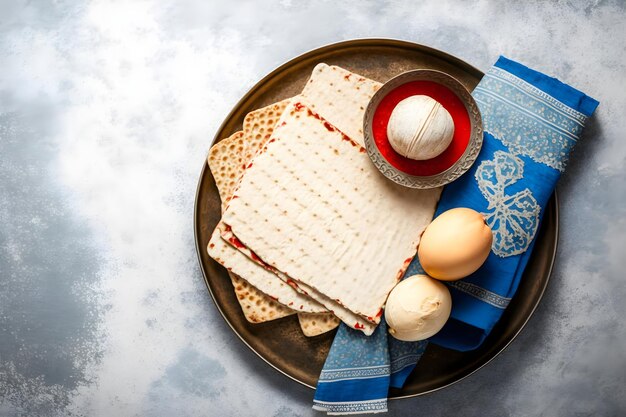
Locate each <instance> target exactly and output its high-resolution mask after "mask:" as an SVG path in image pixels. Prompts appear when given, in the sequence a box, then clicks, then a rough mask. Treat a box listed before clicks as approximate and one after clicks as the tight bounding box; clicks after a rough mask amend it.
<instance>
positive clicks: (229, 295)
mask: <svg viewBox="0 0 626 417" xmlns="http://www.w3.org/2000/svg"><path fill="white" fill-rule="evenodd" d="M319 62H325V63H327V64H332V65H339V66H342V67H344V68H346V69H349V70H351V71H354V72H356V73H359V74H362V75H364V76H366V77H369V78H372V79H374V80H377V81H380V82H385V81H387V80H389V79H390V78H392V77H393V76H395V75H398V74H400V73H402V72H405V71H408V70H412V69H418V68H426V69H434V70H438V71H443V72H446V73H448V74H450V75H451V76H453V77H454V78H456V79H457V80H459V81H460V82H461V83H463V85H464V86H465V87H466V88H467V89H468V90H469V91H472V90H473V88H474V87H475V86H476V84H477V83H478V81H479V80H480V79H481V77H482V76H483V73H482V72H481V71H479V70H478V69H476V68H474V67H472V66H471V65H469V64H467V63H465V62H463V61H461V60H460V59H458V58H455V57H453V56H451V55H448V54H446V53H444V52H441V51H437V50H435V49H432V48H428V47H425V46H422V45H417V44H414V43H410V42H404V41H398V40H390V39H359V40H351V41H345V42H340V43H336V44H332V45H328V46H324V47H322V48H319V49H315V50H313V51H310V52H307V53H305V54H303V55H301V56H299V57H297V58H294V59H292V60H291V61H289V62H287V63H285V64H284V65H282V66H280V67H279V68H277V69H276V70H274V71H272V72H271V73H270V74H268V75H267V76H266V77H264V78H263V79H262V80H261V81H259V82H258V83H257V84H256V85H255V86H254V87H252V89H251V90H250V91H249V92H248V93H247V94H246V95H245V96H244V97H243V98H242V99H241V100H240V101H239V103H237V105H236V106H235V107H234V109H233V110H232V111H231V112H230V114H229V115H228V116H227V117H226V119H225V121H224V123H223V124H222V126H221V127H220V128H219V129H218V131H217V133H216V134H215V138H214V140H213V143H215V142H217V141H219V140H220V139H222V138H225V137H228V136H229V135H230V134H232V133H234V132H235V131H237V130H239V129H241V126H242V122H243V118H244V116H245V115H246V114H247V113H248V112H250V111H251V110H254V109H257V108H260V107H263V106H266V105H268V104H271V103H274V102H277V101H279V100H282V99H284V98H287V97H291V96H294V95H296V94H298V93H299V92H300V91H301V90H302V87H303V86H304V83H305V82H306V80H307V79H308V77H309V75H310V74H311V71H312V70H313V67H314V66H315V65H316V64H317V63H319ZM207 145H209V144H207ZM201 163H202V172H201V174H200V180H199V183H198V189H197V193H196V202H195V211H194V229H195V239H196V250H197V252H198V259H199V261H200V266H201V268H202V273H203V276H204V280H205V282H206V285H207V288H208V290H209V293H210V294H211V297H212V298H213V300H214V301H215V305H216V306H217V308H218V309H219V311H220V313H221V314H222V316H223V317H224V319H225V320H226V322H227V323H228V324H229V326H230V327H231V328H232V329H233V331H234V332H235V333H236V334H237V335H238V336H239V338H240V339H241V340H242V341H243V342H244V343H245V344H246V345H247V346H248V347H249V348H250V349H252V351H254V352H255V353H256V354H257V355H258V356H259V357H260V358H261V359H263V360H264V361H265V362H267V363H268V364H269V365H271V366H272V367H274V368H275V369H276V370H278V371H280V372H281V373H283V374H284V375H286V376H288V377H289V378H291V379H293V380H294V381H297V382H299V383H301V384H303V385H305V386H308V387H311V388H314V387H315V385H316V383H317V378H318V376H319V374H320V371H321V369H322V366H323V364H324V360H325V359H326V356H327V354H328V350H329V348H330V345H331V343H332V340H333V337H334V335H335V332H334V331H333V332H329V333H327V334H324V335H321V336H317V337H314V338H307V337H305V336H304V335H303V334H302V332H301V330H300V327H299V325H298V319H297V317H296V316H295V315H294V316H290V317H285V318H283V319H279V320H275V321H271V322H267V323H261V324H251V323H248V322H247V321H246V319H245V317H244V316H243V314H242V312H241V308H240V306H239V303H238V302H237V299H236V297H235V294H234V291H233V288H232V284H231V281H230V278H229V277H228V274H227V273H226V270H225V269H224V268H222V267H221V266H220V265H219V264H217V263H216V262H215V261H213V260H212V259H211V258H210V257H209V256H208V255H207V253H206V247H207V244H208V241H209V238H210V237H211V233H212V231H213V229H214V228H215V225H216V224H217V222H218V220H219V218H220V198H219V195H218V192H217V189H216V187H215V182H214V179H213V176H212V175H211V173H210V171H209V170H208V168H207V166H206V159H202V158H201V155H198V165H200V164H201ZM557 240H558V203H557V199H556V193H555V194H554V195H553V197H552V199H551V200H550V202H549V204H548V206H547V207H546V209H545V214H544V217H543V221H542V224H541V228H540V230H539V233H538V235H537V242H536V244H535V248H534V251H533V254H532V256H531V259H530V261H529V263H528V266H527V267H526V271H525V273H524V277H523V279H522V282H521V284H520V287H519V289H518V291H517V294H516V295H515V297H513V300H512V301H511V303H510V305H509V306H508V308H507V310H506V311H505V313H504V315H503V316H502V318H501V320H500V321H499V322H498V324H497V325H496V327H495V328H494V329H493V331H492V332H491V334H490V336H489V337H488V338H487V339H486V340H485V342H484V343H483V345H482V346H481V347H480V348H479V349H476V350H474V351H470V352H456V351H452V350H448V349H444V348H441V347H439V346H436V345H432V344H431V345H430V346H429V347H428V349H427V350H426V352H425V354H424V356H423V357H422V359H421V360H420V362H419V363H418V365H417V367H416V368H415V370H414V371H413V373H412V374H411V376H410V377H409V378H408V380H407V382H406V384H405V386H404V388H403V389H401V390H399V389H391V391H390V392H389V395H390V398H405V397H411V396H416V395H421V394H425V393H428V392H431V391H434V390H437V389H441V388H443V387H446V386H448V385H450V384H453V383H455V382H457V381H459V380H461V379H463V378H465V377H466V376H468V375H470V374H471V373H473V372H474V371H476V370H477V369H480V368H481V367H482V366H484V365H485V364H487V363H488V362H489V361H490V360H492V359H493V358H494V357H495V356H496V355H498V353H500V352H501V351H502V350H503V349H504V348H506V346H507V345H508V344H509V343H511V341H512V340H513V339H514V338H515V337H516V336H517V334H518V333H519V332H520V330H521V329H522V328H523V327H524V325H525V324H526V322H527V321H528V319H529V318H530V316H531V315H532V313H533V311H534V310H535V308H536V307H537V305H538V303H539V301H540V300H541V297H542V295H543V292H544V290H545V288H546V285H547V283H548V280H549V278H550V272H551V270H552V265H553V262H554V258H555V253H556V246H557Z"/></svg>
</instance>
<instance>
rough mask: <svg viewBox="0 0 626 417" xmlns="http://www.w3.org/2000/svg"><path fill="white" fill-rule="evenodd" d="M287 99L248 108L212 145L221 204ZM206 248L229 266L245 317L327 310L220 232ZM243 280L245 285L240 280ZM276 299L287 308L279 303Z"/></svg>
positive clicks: (259, 319)
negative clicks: (240, 123) (238, 127)
mask: <svg viewBox="0 0 626 417" xmlns="http://www.w3.org/2000/svg"><path fill="white" fill-rule="evenodd" d="M288 102H289V99H287V100H283V101H281V102H278V103H274V104H271V105H269V106H266V107H263V108H261V109H258V110H255V111H253V112H250V113H249V114H248V115H247V116H246V117H245V119H244V131H243V132H241V131H240V132H236V133H234V134H233V135H231V136H230V137H229V138H226V139H224V140H222V141H220V142H218V143H217V144H215V145H214V146H213V147H212V148H211V150H210V152H209V156H208V158H207V163H208V165H209V168H210V169H211V172H212V173H213V176H214V178H215V183H216V185H217V189H218V192H219V193H220V198H221V199H222V208H224V207H225V206H226V205H227V203H228V201H229V200H230V198H231V196H232V193H233V191H234V189H235V185H236V184H237V183H238V181H239V179H240V177H241V175H242V174H243V171H244V167H245V165H247V164H248V163H249V161H250V160H251V159H252V158H253V156H254V154H256V152H257V151H258V150H259V149H260V148H261V147H262V146H263V144H264V143H265V142H266V141H267V139H269V137H270V136H271V134H272V131H273V129H274V125H275V124H276V122H277V120H278V118H279V117H280V115H281V113H282V112H283V110H284V108H285V106H286V105H287V103H288ZM207 251H208V253H209V255H210V256H211V257H212V258H214V259H216V260H217V261H218V262H219V263H220V264H222V265H223V266H224V267H226V268H227V269H228V271H229V275H230V276H231V280H232V282H233V287H234V288H235V292H236V293H237V299H238V300H239V302H240V304H241V307H242V310H243V311H244V314H245V316H246V318H247V319H248V321H251V322H255V323H259V322H263V321H267V320H273V319H275V318H280V317H284V316H286V315H289V314H293V311H290V310H291V309H293V310H295V311H303V312H309V313H318V312H327V311H328V310H327V309H325V308H324V307H323V306H322V305H320V304H319V303H316V302H315V301H313V300H311V299H310V297H307V296H305V295H303V294H299V293H297V292H296V291H294V289H293V288H291V287H290V286H289V285H287V284H285V283H283V282H282V281H280V280H279V279H277V277H276V276H275V275H274V274H272V273H271V272H268V271H267V270H265V269H263V268H260V267H259V266H258V265H257V264H255V263H254V262H252V261H251V260H250V259H249V258H246V257H245V256H244V255H243V254H241V253H239V252H238V251H237V250H235V249H234V248H232V247H231V246H230V245H227V244H226V243H225V242H224V241H223V240H222V239H221V238H220V237H219V233H213V235H212V236H211V240H210V241H209V244H208V246H207ZM234 274H237V275H239V276H240V277H243V278H244V280H245V281H243V280H240V279H238V280H237V282H236V281H235V278H238V277H236V276H234ZM242 281H243V283H244V284H245V285H242V284H240V283H239V282H242ZM246 281H247V282H246ZM248 283H250V284H251V285H248ZM259 290H260V291H259ZM242 292H244V293H243V294H242ZM276 301H278V303H277V302H276ZM279 303H281V304H283V305H285V306H288V307H290V309H287V308H285V307H282V306H280V304H279Z"/></svg>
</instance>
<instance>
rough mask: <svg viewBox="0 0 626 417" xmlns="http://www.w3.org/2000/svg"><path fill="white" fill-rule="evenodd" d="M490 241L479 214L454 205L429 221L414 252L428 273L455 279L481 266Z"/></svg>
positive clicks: (489, 247) (441, 277)
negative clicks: (453, 207)
mask: <svg viewBox="0 0 626 417" xmlns="http://www.w3.org/2000/svg"><path fill="white" fill-rule="evenodd" d="M492 241H493V234H492V233H491V229H490V228H489V226H488V225H487V223H485V218H484V217H483V215H482V214H480V213H478V212H477V211H474V210H472V209H469V208H455V209H451V210H448V211H446V212H444V213H442V214H441V215H439V216H438V217H437V218H436V219H435V220H433V222H432V223H431V224H430V225H428V227H427V228H426V230H425V231H424V234H423V235H422V239H421V240H420V244H419V248H418V251H417V256H418V257H419V261H420V264H421V265H422V267H423V268H424V271H426V273H427V274H428V275H430V276H431V277H433V278H437V279H440V280H444V281H456V280H458V279H461V278H464V277H466V276H468V275H470V274H472V273H473V272H475V271H476V270H477V269H478V268H480V266H481V265H482V264H483V263H484V262H485V260H486V259H487V257H488V256H489V252H490V251H491V243H492Z"/></svg>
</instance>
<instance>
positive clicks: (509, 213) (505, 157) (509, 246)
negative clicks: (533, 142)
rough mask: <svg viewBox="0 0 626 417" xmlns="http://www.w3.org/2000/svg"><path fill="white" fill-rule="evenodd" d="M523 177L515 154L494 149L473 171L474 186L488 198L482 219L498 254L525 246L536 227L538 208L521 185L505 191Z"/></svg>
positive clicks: (535, 201)
mask: <svg viewBox="0 0 626 417" xmlns="http://www.w3.org/2000/svg"><path fill="white" fill-rule="evenodd" d="M523 176H524V162H523V161H522V160H521V159H520V158H518V157H517V156H515V155H513V154H511V153H508V152H504V151H496V152H495V153H494V154H493V159H492V160H485V161H483V162H482V163H481V164H480V166H479V167H478V169H477V170H476V174H475V177H476V181H477V183H478V188H479V189H480V192H481V193H482V194H483V196H484V197H485V199H486V200H487V201H488V203H489V204H488V205H487V211H486V212H485V213H483V215H484V216H485V220H486V222H487V224H488V225H489V227H491V230H492V231H493V245H492V250H493V252H494V253H495V254H496V255H498V256H500V257H503V258H504V257H507V256H513V255H518V254H520V253H523V252H525V251H526V249H528V246H530V243H531V242H532V240H533V238H534V237H535V233H536V232H537V227H538V226H539V213H540V212H541V207H540V206H539V204H537V200H535V197H533V194H532V192H531V191H530V190H529V189H528V188H525V189H524V190H522V191H519V192H517V193H515V194H507V193H506V188H507V187H508V186H510V185H512V184H515V183H516V182H517V181H518V180H520V179H521V178H522V177H523Z"/></svg>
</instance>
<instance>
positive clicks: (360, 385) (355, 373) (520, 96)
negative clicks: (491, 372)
mask: <svg viewBox="0 0 626 417" xmlns="http://www.w3.org/2000/svg"><path fill="white" fill-rule="evenodd" d="M472 95H473V97H474V99H475V100H476V102H477V104H478V107H479V108H480V111H481V114H482V118H483V127H484V136H483V147H482V149H481V152H480V154H479V156H478V158H477V160H476V162H475V163H474V165H473V166H472V168H471V169H470V170H469V171H468V172H467V173H465V174H464V175H463V176H462V177H461V178H459V179H458V180H456V181H455V182H453V183H452V184H449V185H447V186H446V187H445V188H444V190H443V193H442V195H441V199H440V201H439V205H438V207H437V211H436V212H435V217H436V216H438V215H439V214H441V213H443V212H444V211H446V210H449V209H452V208H455V207H469V208H472V209H474V210H476V211H478V212H481V213H483V214H484V215H485V219H486V221H487V223H488V224H489V226H490V227H491V228H492V231H493V234H494V243H493V246H492V251H491V253H490V254H489V257H488V258H487V261H486V262H485V264H484V265H483V266H482V267H481V268H480V269H479V270H478V271H476V272H475V273H474V274H472V275H470V276H469V277H467V278H465V279H463V280H461V281H457V282H452V283H449V285H448V286H449V288H450V293H451V294H452V304H453V307H452V313H451V316H450V320H448V322H447V323H446V326H445V327H444V328H443V329H442V330H441V331H440V332H439V333H438V334H437V335H435V336H434V337H432V338H431V339H430V341H431V342H432V343H436V344H438V345H441V346H444V347H447V348H450V349H455V350H460V351H466V350H471V349H475V348H477V347H478V346H480V344H481V343H482V342H483V341H484V340H485V338H486V337H487V336H488V335H489V333H490V332H491V329H492V328H493V326H494V325H495V324H496V322H497V321H498V320H499V318H500V317H501V316H502V313H503V312H504V309H505V308H506V307H507V305H508V304H509V301H510V300H511V298H512V297H513V295H514V294H515V291H516V290H517V287H518V285H519V281H520V279H521V277H522V274H523V272H524V268H525V267H526V264H527V263H528V259H529V257H530V254H531V252H532V248H533V245H534V241H535V239H534V238H535V235H536V232H537V230H538V228H539V223H540V221H541V217H542V216H543V211H544V210H543V209H544V208H545V206H546V204H547V202H548V200H549V198H550V195H551V194H552V192H553V190H554V187H555V186H556V182H557V180H558V179H559V177H560V175H561V173H562V172H563V170H564V168H565V165H566V163H567V159H568V156H569V152H570V150H571V148H572V147H573V146H574V144H575V143H576V141H577V140H578V138H579V136H580V133H581V131H582V128H583V127H584V124H585V121H586V119H587V118H588V117H589V116H591V114H592V113H593V112H594V110H595V109H596V107H597V106H598V102H597V101H596V100H594V99H592V98H590V97H588V96H586V95H585V94H583V93H581V92H580V91H578V90H575V89H574V88H572V87H570V86H568V85H565V84H563V83H561V82H560V81H558V80H556V79H555V78H551V77H548V76H546V75H544V74H542V73H539V72H537V71H534V70H531V69H529V68H527V67H525V66H523V65H521V64H518V63H516V62H514V61H511V60H509V59H507V58H504V57H500V59H498V61H497V62H496V63H495V65H494V66H493V67H492V68H491V69H490V70H489V71H488V73H487V74H486V75H485V77H483V79H482V80H481V81H480V83H479V84H478V86H476V88H475V89H474V92H473V93H472ZM421 272H423V271H422V269H421V266H420V265H419V262H418V260H417V258H415V259H414V260H413V262H412V263H411V264H410V265H409V268H408V270H407V272H406V274H405V276H411V275H414V274H416V273H421ZM426 344H427V342H418V343H406V342H400V341H398V340H396V339H394V338H393V337H387V327H386V325H385V323H384V320H383V322H382V323H381V325H380V326H379V328H378V329H377V330H376V332H375V333H374V334H373V335H372V336H371V337H367V336H364V335H363V333H361V332H359V331H356V330H353V329H350V328H348V327H347V326H345V325H343V324H342V325H341V327H340V329H339V331H338V332H337V335H336V336H335V340H334V342H333V345H332V347H331V350H330V352H329V355H328V358H327V360H326V363H325V364H324V369H323V371H322V374H321V375H320V379H319V382H318V386H317V391H316V393H315V399H314V406H313V407H314V408H315V409H318V410H323V411H327V412H328V414H350V413H351V414H355V413H372V412H382V411H386V410H387V394H388V390H389V387H390V386H392V387H402V385H403V384H404V382H405V380H406V378H407V377H408V376H409V374H410V373H411V371H412V370H413V369H414V367H415V365H416V363H417V361H418V360H419V358H420V357H421V355H422V353H423V351H424V349H425V347H426Z"/></svg>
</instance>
